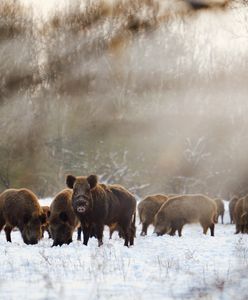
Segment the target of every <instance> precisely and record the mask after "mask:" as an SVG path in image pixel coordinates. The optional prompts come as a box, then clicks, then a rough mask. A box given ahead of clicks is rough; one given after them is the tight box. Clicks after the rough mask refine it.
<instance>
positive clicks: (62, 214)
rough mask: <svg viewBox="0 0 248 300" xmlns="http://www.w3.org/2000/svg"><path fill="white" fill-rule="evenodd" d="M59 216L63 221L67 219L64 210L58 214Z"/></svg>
mask: <svg viewBox="0 0 248 300" xmlns="http://www.w3.org/2000/svg"><path fill="white" fill-rule="evenodd" d="M59 218H60V220H61V221H63V222H66V221H68V216H67V213H66V212H64V211H62V212H61V213H60V214H59Z"/></svg>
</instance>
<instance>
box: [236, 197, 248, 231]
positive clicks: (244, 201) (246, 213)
mask: <svg viewBox="0 0 248 300" xmlns="http://www.w3.org/2000/svg"><path fill="white" fill-rule="evenodd" d="M234 221H235V224H236V234H238V233H240V232H241V233H248V195H246V196H245V197H243V198H240V199H239V200H238V201H237V203H236V205H235V209H234Z"/></svg>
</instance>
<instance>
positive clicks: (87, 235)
mask: <svg viewBox="0 0 248 300" xmlns="http://www.w3.org/2000/svg"><path fill="white" fill-rule="evenodd" d="M90 232H91V227H83V234H84V245H85V246H87V244H88V241H89V238H90Z"/></svg>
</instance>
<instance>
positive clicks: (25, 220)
mask: <svg viewBox="0 0 248 300" xmlns="http://www.w3.org/2000/svg"><path fill="white" fill-rule="evenodd" d="M30 219H31V216H30V215H29V214H25V215H24V216H23V223H24V224H27V223H28V222H29V221H30Z"/></svg>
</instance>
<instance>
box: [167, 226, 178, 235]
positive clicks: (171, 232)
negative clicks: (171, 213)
mask: <svg viewBox="0 0 248 300" xmlns="http://www.w3.org/2000/svg"><path fill="white" fill-rule="evenodd" d="M176 230H177V229H176V228H175V227H172V228H171V231H170V233H169V235H171V236H174V235H175V233H176Z"/></svg>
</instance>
